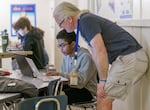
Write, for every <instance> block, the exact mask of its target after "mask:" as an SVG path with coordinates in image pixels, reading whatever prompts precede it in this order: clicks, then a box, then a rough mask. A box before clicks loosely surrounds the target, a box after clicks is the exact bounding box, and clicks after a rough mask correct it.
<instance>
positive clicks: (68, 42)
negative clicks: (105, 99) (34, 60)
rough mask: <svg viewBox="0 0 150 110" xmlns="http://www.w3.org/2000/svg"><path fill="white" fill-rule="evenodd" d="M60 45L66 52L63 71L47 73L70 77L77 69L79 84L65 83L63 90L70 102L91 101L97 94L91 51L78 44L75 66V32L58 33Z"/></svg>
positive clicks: (62, 66) (62, 65)
mask: <svg viewBox="0 0 150 110" xmlns="http://www.w3.org/2000/svg"><path fill="white" fill-rule="evenodd" d="M56 39H57V42H58V47H59V48H60V49H61V52H62V53H63V54H64V57H63V61H62V64H61V72H49V73H48V74H47V75H61V76H63V77H66V78H68V79H70V77H71V75H72V71H73V70H74V69H75V70H76V72H77V76H78V84H77V85H64V86H63V91H64V92H65V94H66V95H67V96H68V104H72V103H76V102H84V101H91V99H93V96H95V95H96V87H97V74H96V73H97V70H96V66H95V64H94V62H93V60H92V57H91V55H90V53H89V51H88V50H87V49H85V48H83V47H79V46H78V49H79V50H78V54H77V64H76V65H75V67H74V56H75V46H76V41H75V40H76V34H75V32H71V33H67V32H66V31H65V30H62V31H60V32H59V33H58V34H57V38H56Z"/></svg>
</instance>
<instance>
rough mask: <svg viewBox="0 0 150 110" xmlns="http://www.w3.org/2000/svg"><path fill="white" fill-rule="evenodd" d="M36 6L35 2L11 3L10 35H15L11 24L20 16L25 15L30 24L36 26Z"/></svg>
mask: <svg viewBox="0 0 150 110" xmlns="http://www.w3.org/2000/svg"><path fill="white" fill-rule="evenodd" d="M35 8H36V6H35V4H12V5H11V12H10V13H11V15H10V18H11V21H10V23H11V25H10V26H11V28H10V29H11V36H16V33H15V31H14V29H13V28H12V25H13V23H14V22H16V21H17V20H18V19H19V18H20V17H23V16H26V17H28V18H29V20H30V22H31V24H32V26H36V9H35Z"/></svg>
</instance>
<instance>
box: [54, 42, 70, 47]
mask: <svg viewBox="0 0 150 110" xmlns="http://www.w3.org/2000/svg"><path fill="white" fill-rule="evenodd" d="M67 45H69V44H64V43H61V44H58V45H57V47H58V48H64V47H65V46H67Z"/></svg>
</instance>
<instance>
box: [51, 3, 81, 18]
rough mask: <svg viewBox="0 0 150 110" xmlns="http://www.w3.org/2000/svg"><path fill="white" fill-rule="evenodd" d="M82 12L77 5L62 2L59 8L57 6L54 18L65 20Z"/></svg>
mask: <svg viewBox="0 0 150 110" xmlns="http://www.w3.org/2000/svg"><path fill="white" fill-rule="evenodd" d="M80 12H81V10H80V9H79V8H77V7H76V6H75V5H73V4H71V3H69V2H62V3H60V4H59V5H58V6H56V8H55V10H54V12H53V16H54V17H55V16H57V17H58V18H59V19H61V20H63V19H65V18H67V17H68V16H77V15H78V14H79V13H80Z"/></svg>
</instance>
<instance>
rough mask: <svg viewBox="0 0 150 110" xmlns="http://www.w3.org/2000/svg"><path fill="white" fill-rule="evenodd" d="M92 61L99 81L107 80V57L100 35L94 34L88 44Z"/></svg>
mask: <svg viewBox="0 0 150 110" xmlns="http://www.w3.org/2000/svg"><path fill="white" fill-rule="evenodd" d="M90 44H91V47H90V49H91V52H92V57H93V60H94V62H95V64H96V67H97V70H98V74H99V78H100V80H106V79H107V73H108V68H109V63H108V56H107V51H106V47H105V45H104V42H103V39H102V36H101V34H100V33H98V34H96V35H95V36H94V38H93V39H92V40H91V42H90Z"/></svg>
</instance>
